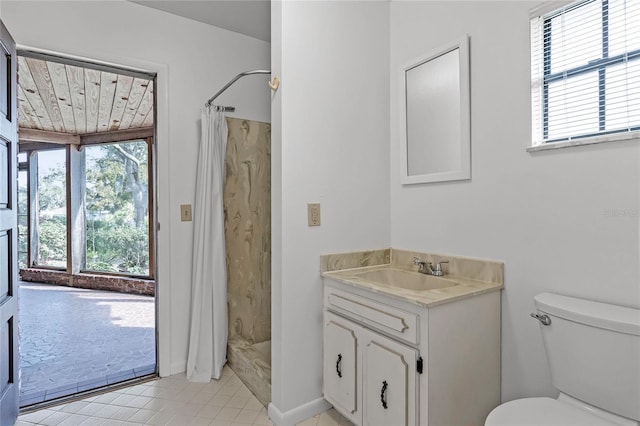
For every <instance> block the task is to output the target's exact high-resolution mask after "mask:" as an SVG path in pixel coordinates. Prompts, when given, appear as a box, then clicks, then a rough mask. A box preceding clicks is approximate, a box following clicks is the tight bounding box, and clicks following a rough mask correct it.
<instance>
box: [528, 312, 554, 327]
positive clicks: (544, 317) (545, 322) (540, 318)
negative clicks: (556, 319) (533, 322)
mask: <svg viewBox="0 0 640 426" xmlns="http://www.w3.org/2000/svg"><path fill="white" fill-rule="evenodd" d="M531 316H532V317H533V318H535V319H537V320H538V321H540V322H541V323H542V325H551V318H549V316H548V315H539V314H531Z"/></svg>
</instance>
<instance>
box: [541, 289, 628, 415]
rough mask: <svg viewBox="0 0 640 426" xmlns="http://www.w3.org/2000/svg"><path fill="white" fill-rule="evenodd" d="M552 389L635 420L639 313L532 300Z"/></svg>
mask: <svg viewBox="0 0 640 426" xmlns="http://www.w3.org/2000/svg"><path fill="white" fill-rule="evenodd" d="M535 306H536V309H537V310H538V314H540V315H543V314H546V315H548V316H549V317H550V319H551V324H550V325H547V326H545V325H543V324H542V323H541V324H540V329H541V330H542V337H543V341H544V346H545V349H546V352H547V360H548V361H549V367H550V368H551V377H552V380H553V385H554V386H555V387H556V388H557V389H558V390H560V391H561V392H563V393H565V394H568V395H570V396H573V397H574V398H577V399H579V400H581V401H584V402H586V403H588V404H591V405H594V406H596V407H598V408H601V409H603V410H606V411H609V412H612V413H615V414H618V415H620V416H624V417H628V418H631V419H634V420H636V421H640V310H639V309H633V308H627V307H622V306H616V305H610V304H607V303H600V302H592V301H589V300H583V299H577V298H574V297H568V296H561V295H557V294H552V293H542V294H539V295H537V296H536V297H535Z"/></svg>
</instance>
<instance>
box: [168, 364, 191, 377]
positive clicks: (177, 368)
mask: <svg viewBox="0 0 640 426" xmlns="http://www.w3.org/2000/svg"><path fill="white" fill-rule="evenodd" d="M185 371H187V361H186V360H184V361H177V362H173V363H171V372H170V374H171V375H172V376H173V375H174V374H178V373H184V372H185Z"/></svg>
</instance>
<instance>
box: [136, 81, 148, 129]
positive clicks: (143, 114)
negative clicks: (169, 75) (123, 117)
mask: <svg viewBox="0 0 640 426" xmlns="http://www.w3.org/2000/svg"><path fill="white" fill-rule="evenodd" d="M152 109H153V81H149V82H148V84H147V88H146V90H145V92H144V95H142V100H141V101H140V105H139V106H138V111H136V114H135V116H134V117H133V120H132V121H131V127H142V125H143V124H144V122H145V119H146V118H147V115H148V114H149V112H150V111H151V110H152Z"/></svg>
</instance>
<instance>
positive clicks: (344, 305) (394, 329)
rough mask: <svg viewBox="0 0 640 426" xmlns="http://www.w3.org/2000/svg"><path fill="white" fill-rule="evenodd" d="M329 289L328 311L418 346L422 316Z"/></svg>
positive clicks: (327, 294) (327, 290)
mask: <svg viewBox="0 0 640 426" xmlns="http://www.w3.org/2000/svg"><path fill="white" fill-rule="evenodd" d="M325 289H326V292H325V301H324V302H325V307H326V309H327V310H329V311H333V312H337V313H339V314H341V315H343V316H345V317H348V318H352V319H354V320H356V321H359V322H361V323H363V324H365V325H367V326H369V327H370V328H374V329H377V330H380V331H382V332H384V333H386V334H389V335H391V336H394V337H397V338H398V339H401V340H405V341H407V342H410V343H413V344H416V345H417V344H418V340H419V339H418V336H419V335H420V333H419V332H418V324H419V315H417V314H414V313H411V312H406V311H403V310H401V309H398V308H395V307H393V306H389V305H387V304H384V303H381V302H377V301H375V300H371V299H368V298H366V297H362V296H357V295H355V294H351V293H348V292H346V291H340V290H337V289H333V288H328V287H325Z"/></svg>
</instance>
